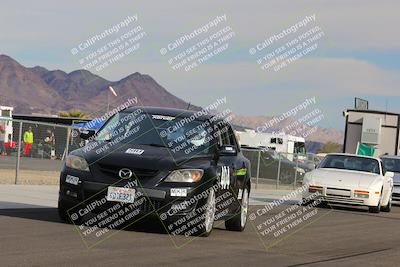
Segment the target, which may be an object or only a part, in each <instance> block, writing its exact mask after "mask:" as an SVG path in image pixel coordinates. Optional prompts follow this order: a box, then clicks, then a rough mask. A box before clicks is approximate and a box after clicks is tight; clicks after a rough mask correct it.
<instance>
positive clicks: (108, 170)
mask: <svg viewBox="0 0 400 267" xmlns="http://www.w3.org/2000/svg"><path fill="white" fill-rule="evenodd" d="M98 166H99V169H100V171H101V172H102V173H104V174H106V175H110V176H112V177H115V178H117V177H119V171H120V170H121V169H122V168H127V169H130V170H131V171H132V172H133V173H134V174H135V176H136V177H137V178H150V177H154V176H155V175H157V173H158V171H157V170H149V169H139V168H129V167H125V166H115V165H109V164H103V163H101V164H98Z"/></svg>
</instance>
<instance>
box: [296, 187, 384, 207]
mask: <svg viewBox="0 0 400 267" xmlns="http://www.w3.org/2000/svg"><path fill="white" fill-rule="evenodd" d="M307 190H308V189H307ZM366 191H368V190H366ZM315 195H316V193H314V192H309V191H307V192H303V194H302V198H303V199H310V198H314V199H315V198H317V199H320V200H321V201H323V202H327V203H330V204H341V205H354V206H368V207H376V206H378V203H379V198H380V195H376V194H372V193H370V194H369V198H358V197H355V196H354V191H353V190H351V189H348V188H332V187H322V191H318V194H317V196H316V197H315Z"/></svg>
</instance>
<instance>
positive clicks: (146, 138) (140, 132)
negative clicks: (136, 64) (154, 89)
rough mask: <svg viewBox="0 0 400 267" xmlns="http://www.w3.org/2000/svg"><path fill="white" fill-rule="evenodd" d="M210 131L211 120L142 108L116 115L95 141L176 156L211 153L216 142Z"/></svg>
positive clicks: (97, 135) (101, 130)
mask: <svg viewBox="0 0 400 267" xmlns="http://www.w3.org/2000/svg"><path fill="white" fill-rule="evenodd" d="M208 128H212V127H211V126H210V123H209V122H208V121H199V120H190V119H189V118H182V117H171V116H165V115H159V114H147V113H145V112H144V111H143V110H141V109H138V110H134V111H132V112H120V113H117V114H115V115H114V116H113V117H112V118H111V119H109V120H108V121H107V122H106V124H105V125H104V126H103V127H102V128H101V129H100V131H99V132H98V133H97V134H96V138H95V141H100V142H102V141H103V142H109V143H110V144H111V145H118V144H122V145H126V144H128V143H129V144H134V145H149V146H154V147H164V148H168V149H169V150H170V151H171V152H173V153H185V154H191V155H193V154H210V153H212V150H211V148H212V143H213V140H214V139H213V138H212V136H213V135H212V131H211V130H210V129H208ZM210 132H211V134H210Z"/></svg>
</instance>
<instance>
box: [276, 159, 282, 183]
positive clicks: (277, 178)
mask: <svg viewBox="0 0 400 267" xmlns="http://www.w3.org/2000/svg"><path fill="white" fill-rule="evenodd" d="M278 155H279V162H278V174H277V177H276V189H278V187H279V179H280V177H281V160H282V157H281V154H278Z"/></svg>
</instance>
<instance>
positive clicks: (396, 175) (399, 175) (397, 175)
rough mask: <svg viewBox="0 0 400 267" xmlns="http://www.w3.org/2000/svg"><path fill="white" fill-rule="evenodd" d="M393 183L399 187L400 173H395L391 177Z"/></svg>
mask: <svg viewBox="0 0 400 267" xmlns="http://www.w3.org/2000/svg"><path fill="white" fill-rule="evenodd" d="M393 183H394V184H396V185H400V172H395V173H394V176H393Z"/></svg>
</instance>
